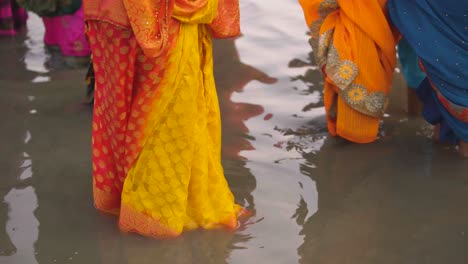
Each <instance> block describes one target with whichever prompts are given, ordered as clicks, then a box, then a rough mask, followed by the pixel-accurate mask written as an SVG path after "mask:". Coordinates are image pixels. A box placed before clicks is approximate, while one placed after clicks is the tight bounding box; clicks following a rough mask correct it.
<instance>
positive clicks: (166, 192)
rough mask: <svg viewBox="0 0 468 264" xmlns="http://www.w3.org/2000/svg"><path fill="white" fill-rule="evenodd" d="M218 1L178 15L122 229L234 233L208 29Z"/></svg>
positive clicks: (126, 192) (234, 208)
mask: <svg viewBox="0 0 468 264" xmlns="http://www.w3.org/2000/svg"><path fill="white" fill-rule="evenodd" d="M216 11H217V1H207V3H206V5H205V6H204V7H203V8H202V9H200V12H181V11H180V10H179V8H178V7H177V5H176V6H175V7H174V14H173V17H175V18H176V19H178V20H179V21H181V23H180V29H179V34H178V37H177V41H176V43H175V45H174V46H173V47H172V48H171V51H170V54H169V61H168V63H167V65H168V66H167V68H166V72H165V75H164V78H163V80H162V84H161V85H160V88H159V89H160V90H159V91H158V92H159V95H158V99H157V101H156V103H155V104H154V105H153V106H152V109H151V111H150V113H149V117H148V120H147V124H148V125H147V126H146V127H147V128H146V129H147V130H148V131H147V132H148V133H145V134H148V135H149V136H148V138H147V139H146V142H145V143H144V147H143V149H142V151H141V152H140V154H139V156H138V158H137V160H136V161H135V163H134V164H133V166H132V167H131V169H130V171H129V172H128V174H127V177H126V180H125V182H124V186H123V191H122V198H121V201H122V203H121V210H120V227H121V229H122V230H124V231H128V232H138V233H140V234H143V235H148V236H154V237H174V236H177V235H179V234H180V233H181V232H183V231H184V230H191V229H195V228H206V229H211V228H216V227H221V226H223V227H227V228H230V229H235V228H236V227H237V215H238V213H239V212H240V207H239V206H238V205H236V204H235V203H234V197H233V195H232V193H231V191H230V189H229V187H228V184H227V182H226V180H225V178H224V173H223V168H222V166H221V122H220V111H219V105H218V98H217V94H216V87H215V83H214V77H213V63H212V60H213V59H212V36H211V33H210V32H209V30H208V27H207V26H206V24H208V23H210V22H211V21H212V20H213V18H214V17H215V15H216Z"/></svg>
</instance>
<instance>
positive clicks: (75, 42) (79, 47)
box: [42, 7, 91, 57]
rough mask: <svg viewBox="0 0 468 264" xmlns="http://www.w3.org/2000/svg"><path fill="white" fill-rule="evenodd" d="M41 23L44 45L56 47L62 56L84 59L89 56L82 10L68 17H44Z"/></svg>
mask: <svg viewBox="0 0 468 264" xmlns="http://www.w3.org/2000/svg"><path fill="white" fill-rule="evenodd" d="M42 21H43V22H44V26H45V35H44V42H45V44H46V45H49V46H57V47H58V48H60V51H61V52H62V54H63V55H64V56H73V57H86V56H89V55H90V54H91V51H90V48H89V44H88V41H87V40H86V34H85V23H84V14H83V8H81V7H80V8H79V9H78V10H77V11H76V12H75V13H73V14H70V15H65V14H64V15H60V16H50V17H49V16H45V17H42Z"/></svg>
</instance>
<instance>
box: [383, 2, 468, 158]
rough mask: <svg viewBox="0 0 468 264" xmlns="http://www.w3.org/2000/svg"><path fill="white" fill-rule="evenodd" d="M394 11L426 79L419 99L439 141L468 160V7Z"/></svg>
mask: <svg viewBox="0 0 468 264" xmlns="http://www.w3.org/2000/svg"><path fill="white" fill-rule="evenodd" d="M388 10H389V14H390V19H391V22H392V23H393V24H394V25H395V26H396V27H397V28H398V30H399V31H400V33H401V34H402V35H403V37H404V38H405V39H406V40H407V41H408V43H409V45H410V46H411V47H412V48H413V50H414V51H415V52H416V54H417V55H418V57H419V59H420V64H421V66H422V68H423V69H424V72H425V73H426V76H427V77H426V79H425V80H424V81H423V82H422V83H421V84H420V85H419V87H418V88H417V89H416V93H417V94H418V96H419V98H420V99H421V101H422V102H423V104H424V111H423V115H424V117H425V118H426V120H427V121H428V122H429V123H431V124H433V125H435V131H434V135H435V139H436V140H438V141H443V142H451V143H453V144H458V145H459V151H460V153H461V155H462V156H464V157H468V2H467V1H457V0H445V1H437V0H422V1H406V0H389V1H388Z"/></svg>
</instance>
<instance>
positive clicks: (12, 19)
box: [0, 0, 28, 36]
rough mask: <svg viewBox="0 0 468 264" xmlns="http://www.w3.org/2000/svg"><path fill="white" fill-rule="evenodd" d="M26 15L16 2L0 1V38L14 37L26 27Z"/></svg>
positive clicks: (11, 0) (9, 0) (13, 0)
mask: <svg viewBox="0 0 468 264" xmlns="http://www.w3.org/2000/svg"><path fill="white" fill-rule="evenodd" d="M27 19H28V14H27V13H26V10H24V9H23V8H21V7H19V6H18V3H16V0H0V36H14V35H16V33H17V31H18V30H19V29H21V28H23V27H24V26H25V25H26V20H27Z"/></svg>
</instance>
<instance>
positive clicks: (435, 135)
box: [432, 124, 440, 143]
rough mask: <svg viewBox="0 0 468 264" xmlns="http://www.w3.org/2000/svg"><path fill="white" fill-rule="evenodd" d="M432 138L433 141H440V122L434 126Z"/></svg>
mask: <svg viewBox="0 0 468 264" xmlns="http://www.w3.org/2000/svg"><path fill="white" fill-rule="evenodd" d="M432 140H434V142H437V143H440V124H437V125H435V126H434V130H433V133H432Z"/></svg>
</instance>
